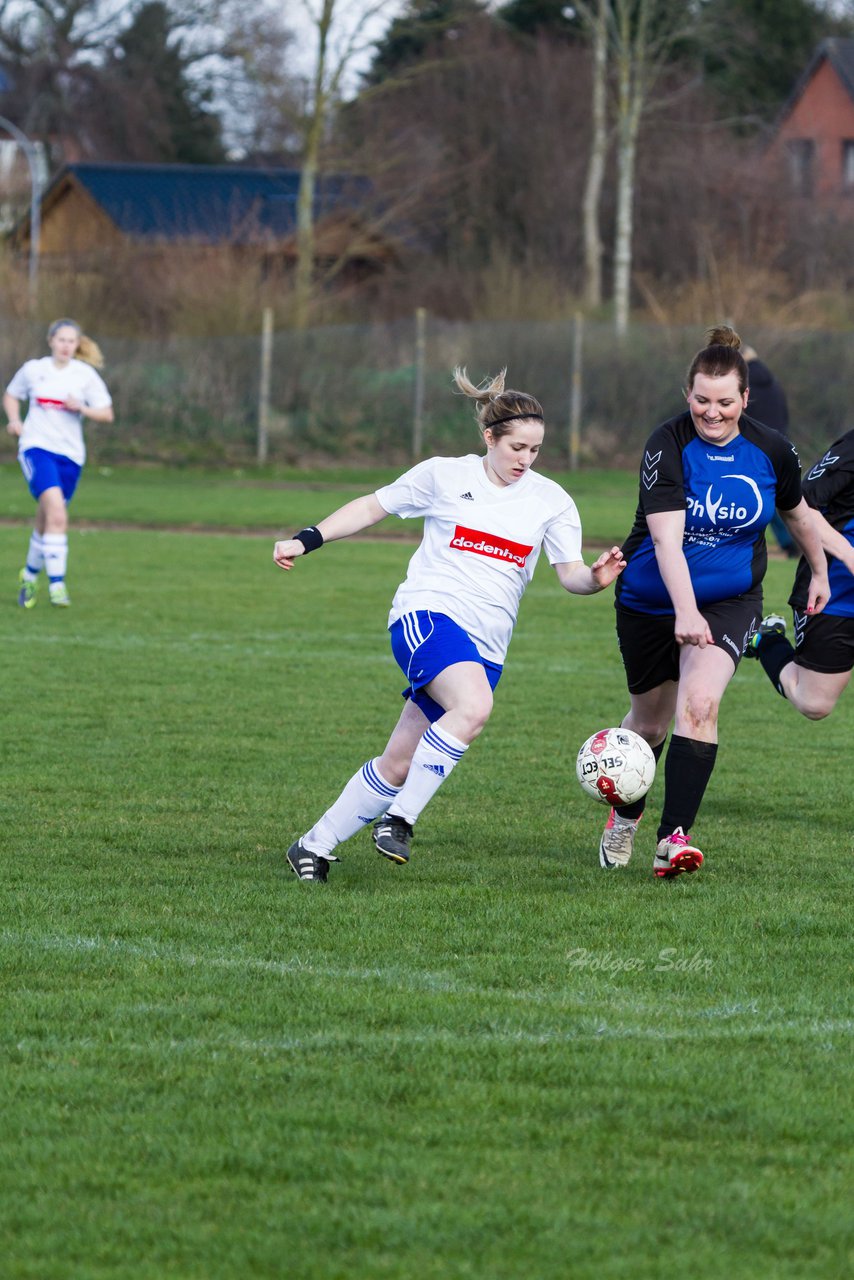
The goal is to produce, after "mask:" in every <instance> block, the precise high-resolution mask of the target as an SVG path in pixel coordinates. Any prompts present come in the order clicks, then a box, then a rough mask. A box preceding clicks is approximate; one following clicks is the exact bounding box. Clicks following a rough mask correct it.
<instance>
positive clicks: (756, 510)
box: [616, 412, 802, 615]
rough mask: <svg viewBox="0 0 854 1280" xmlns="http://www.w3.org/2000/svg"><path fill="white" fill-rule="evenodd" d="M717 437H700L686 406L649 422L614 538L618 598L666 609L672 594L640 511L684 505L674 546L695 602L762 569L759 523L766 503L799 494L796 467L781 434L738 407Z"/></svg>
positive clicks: (629, 604)
mask: <svg viewBox="0 0 854 1280" xmlns="http://www.w3.org/2000/svg"><path fill="white" fill-rule="evenodd" d="M738 425H739V432H740V434H739V435H737V436H736V437H735V439H733V440H730V442H729V443H728V444H727V445H724V446H723V447H718V446H717V445H711V444H707V443H706V442H705V440H701V439H700V437H699V436H698V435H697V432H696V430H695V428H694V424H693V422H692V420H691V415H690V413H687V412H686V413H682V414H680V415H679V416H678V417H676V418H671V419H670V421H669V422H665V423H663V424H662V425H661V426H660V427H657V428H656V430H655V431H653V433H652V435H651V436H650V438H649V440H648V441H647V444H646V449H645V451H644V456H643V462H642V463H641V471H640V500H639V502H638V509H637V513H636V515H635V523H634V526H633V528H632V531H631V533H630V534H629V537H628V539H627V540H626V543H625V545H624V546H623V554H624V556H625V557H626V562H627V563H626V567H625V569H624V570H623V572H622V574H621V575H620V577H619V578H618V579H617V583H616V599H617V603H618V604H619V605H620V607H622V608H625V609H633V610H635V611H636V612H638V613H653V614H660V615H664V614H672V613H673V612H674V610H673V604H672V601H671V599H670V595H669V593H668V590H667V588H666V586H665V585H664V581H663V579H662V577H661V574H660V572H659V569H658V562H657V560H656V558H655V549H654V547H653V543H652V538H651V537H650V533H649V527H648V525H647V516H649V515H652V514H655V513H656V512H659V511H684V512H685V535H684V538H683V541H682V550H683V552H684V553H685V559H686V560H687V562H688V569H689V572H690V574H691V584H692V586H693V588H694V595H695V596H696V599H697V605H698V607H699V608H700V609H702V607H703V605H705V604H711V603H712V602H715V601H719V600H729V599H731V598H732V597H733V596H740V595H743V594H744V593H745V592H746V591H750V590H751V589H752V588H753V587H755V586H757V585H758V584H759V583H760V582H761V581H762V579H763V577H764V576H765V569H766V567H767V564H768V555H767V551H766V548H765V527H766V525H767V524H768V523H769V521H770V520H771V517H772V516H773V514H774V508H775V507H780V508H781V509H782V510H783V511H791V510H792V508H793V507H796V506H797V505H798V503H799V502H800V500H801V496H802V495H801V471H800V463H799V461H798V455H797V452H796V450H795V447H794V445H793V444H792V443H791V441H789V440H787V439H786V438H785V436H782V435H780V433H779V432H778V431H774V430H772V429H771V428H770V427H766V426H763V425H762V424H761V423H759V422H755V421H754V420H753V419H752V418H748V417H746V416H745V415H742V417H741V418H740V419H739V424H738Z"/></svg>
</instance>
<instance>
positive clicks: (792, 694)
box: [746, 609, 854, 720]
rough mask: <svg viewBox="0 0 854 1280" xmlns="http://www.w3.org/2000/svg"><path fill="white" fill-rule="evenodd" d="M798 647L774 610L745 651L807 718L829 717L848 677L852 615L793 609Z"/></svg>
mask: <svg viewBox="0 0 854 1280" xmlns="http://www.w3.org/2000/svg"><path fill="white" fill-rule="evenodd" d="M794 619H795V636H796V638H797V648H795V647H794V646H793V645H792V644H791V642H790V641H789V640H788V639H787V637H786V623H785V620H784V619H783V618H781V617H780V616H779V614H769V615H768V616H767V617H765V618H763V619H762V622H761V624H760V626H759V628H758V629H757V631H756V633H755V634H754V635H753V636H752V637H751V640H750V642H749V644H748V647H747V650H746V653H748V654H749V655H750V656H751V657H756V658H758V659H759V661H760V663H761V665H762V669H763V670H764V672H765V674H766V675H767V676H768V679H769V680H770V681H771V684H772V685H773V686H774V688H775V689H776V690H777V692H778V693H779V694H781V695H782V696H783V697H784V698H786V699H788V701H789V702H791V704H792V706H793V707H794V708H795V710H796V711H799V712H800V713H801V715H802V716H805V717H806V718H807V719H808V720H823V719H824V718H825V717H826V716H829V715H830V713H831V711H833V708H834V707H835V706H836V704H837V702H838V701H839V699H840V697H841V696H842V693H843V692H844V690H845V688H846V686H847V685H848V682H849V681H850V679H851V669H852V666H854V619H852V618H845V617H840V616H836V615H832V614H827V613H820V614H817V615H816V616H814V617H810V616H808V615H807V614H806V613H802V612H800V611H799V610H797V609H796V610H794Z"/></svg>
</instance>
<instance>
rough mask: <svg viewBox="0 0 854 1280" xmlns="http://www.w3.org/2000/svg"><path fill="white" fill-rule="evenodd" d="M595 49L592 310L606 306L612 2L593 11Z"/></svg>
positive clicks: (587, 280) (600, 2)
mask: <svg viewBox="0 0 854 1280" xmlns="http://www.w3.org/2000/svg"><path fill="white" fill-rule="evenodd" d="M589 26H590V32H591V36H592V46H593V84H592V91H591V117H592V118H591V124H590V160H589V163H588V166H587V181H586V183H585V187H584V199H583V202H582V211H583V218H584V300H585V302H586V303H587V304H588V306H591V307H598V306H601V304H602V236H601V233H600V231H599V205H600V202H601V197H602V183H603V180H604V177H605V160H606V158H607V155H608V104H607V76H608V0H596V8H595V9H593V10H591V11H590V18H589Z"/></svg>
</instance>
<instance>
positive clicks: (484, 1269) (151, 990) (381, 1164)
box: [0, 472, 854, 1280]
mask: <svg viewBox="0 0 854 1280" xmlns="http://www.w3.org/2000/svg"><path fill="white" fill-rule="evenodd" d="M91 479H92V480H94V477H91ZM102 479H103V481H104V487H103V489H101V488H99V487H98V484H97V483H91V484H90V483H89V480H90V478H89V477H87V480H86V489H85V490H84V489H82V490H81V495H80V497H81V503H80V507H79V508H78V515H79V517H80V518H81V519H82V518H83V515H84V502H83V498H84V493H88V495H89V497H88V498H87V501H91V506H90V510H91V511H92V512H93V514H92V516H91V518H92V519H95V518H103V519H113V518H119V517H114V516H107V515H106V514H104V513H106V512H107V511H108V510H110V509H114V510H116V511H118V510H119V509H120V508H121V506H122V503H123V501H125V500H127V501H128V502H130V501H131V500H132V503H134V504H136V505H135V507H134V510H135V511H139V512H144V511H145V510H148V511H154V512H155V513H159V515H158V518H159V520H160V523H163V524H169V523H172V522H173V521H174V520H175V518H176V517H175V515H174V512H176V511H179V510H180V509H181V507H182V503H183V504H184V509H185V510H186V512H187V513H188V517H187V518H188V519H192V520H197V521H199V522H207V521H208V520H209V519H210V517H209V516H208V515H207V514H199V513H203V512H207V511H208V510H210V511H215V512H218V514H219V520H218V521H217V523H222V524H225V525H227V524H231V523H232V519H231V517H232V513H240V517H239V519H235V521H234V523H235V524H238V525H240V524H243V523H244V522H246V523H248V520H245V518H244V514H243V513H244V511H249V507H248V506H244V504H246V503H248V501H249V499H248V498H247V491H246V488H245V486H244V485H243V484H242V483H241V479H242V478H241V477H236V478H232V481H228V480H227V479H225V478H222V477H220V478H216V477H206V478H202V477H199V476H191V477H190V478H189V479H187V477H185V476H184V475H183V473H182V475H181V476H180V477H178V479H176V480H174V482H173V481H172V480H171V479H170V478H168V477H166V476H165V475H163V474H159V475H155V476H153V477H150V478H149V479H148V480H147V481H146V480H145V479H144V478H141V477H140V476H139V475H135V474H133V473H122V475H121V476H120V475H119V473H118V472H117V473H116V474H115V476H114V477H102ZM358 479H359V478H358V477H357V478H355V479H354V480H353V481H352V483H353V484H354V486H357V485H358ZM180 481H184V482H185V483H184V489H183V490H182V489H181V483H180ZM108 482H110V483H108ZM338 482H339V483H340V484H341V485H343V486H346V484H347V483H348V482H347V480H346V478H345V477H343V476H342V477H341V478H340V480H339V481H338ZM18 483H20V482H19V481H18ZM609 483H610V486H611V487H612V489H613V493H611V494H609V493H608V492H607V491H606V490H607V487H608V486H607V485H606V481H605V479H598V480H597V481H596V484H598V485H600V486H601V489H600V490H598V491H597V490H595V485H594V486H592V488H591V492H590V495H589V496H590V502H589V504H588V505H589V507H590V508H591V510H592V517H591V521H590V522H588V527H589V524H590V523H592V524H593V525H594V527H600V528H601V529H602V531H603V536H605V525H606V520H607V518H608V516H609V513H610V518H611V519H612V521H613V520H614V512H615V511H616V510H617V507H618V506H619V509H620V510H628V511H629V513H630V512H631V509H632V507H633V493H632V488H633V485H632V481H631V478H625V477H624V478H623V479H622V480H620V478H619V477H612V478H611V480H610V482H609ZM113 484H114V485H115V489H113V487H112V486H113ZM147 485H148V486H149V487H148V488H147ZM10 486H11V474H10V485H9V486H7V485H6V484H5V483H4V486H3V492H4V502H5V494H6V490H7V488H9V487H10ZM364 487H365V488H369V487H370V484H366V485H365V486H364ZM571 487H572V488H573V489H574V490H575V491H576V492H578V491H579V486H577V485H572V486H571ZM357 491H359V492H361V491H363V490H362V489H361V488H354V489H353V492H357ZM96 492H97V494H98V500H99V501H100V502H101V506H100V507H99V508H97V511H98V512H100V514H97V516H96V514H95V512H96V506H97V504H96V502H95V495H96ZM146 492H148V494H149V497H148V499H146V498H145V496H144V495H145V493H146ZM330 492H331V491H330ZM182 495H183V496H182ZM259 495H260V496H259ZM295 496H296V497H300V495H299V493H298V491H296V490H293V491H292V490H280V491H275V490H267V489H265V488H264V487H263V485H262V484H259V485H258V486H257V488H253V489H252V497H251V501H253V502H254V501H257V502H258V503H259V504H261V505H262V506H263V513H264V514H263V515H262V516H259V520H258V522H259V523H261V524H264V525H266V523H267V521H268V519H270V520H271V522H272V523H273V524H275V523H276V521H275V520H274V519H273V518H272V517H273V515H274V513H275V512H276V510H277V509H279V507H278V504H280V506H281V510H282V511H285V512H286V517H287V527H290V526H291V525H292V524H294V523H297V522H298V521H300V520H301V519H304V518H308V517H309V516H310V515H314V516H315V517H316V516H317V515H318V514H319V513H318V512H317V509H316V508H314V509H313V511H312V512H309V511H308V508H307V507H306V508H305V510H303V509H302V508H300V509H299V514H296V512H295V506H291V502H292V500H293V499H294V497H295ZM303 496H304V495H303ZM315 496H316V495H315ZM319 496H320V497H321V498H324V497H326V496H329V495H328V494H327V493H326V492H324V493H321V494H320V495H319ZM309 497H311V495H309ZM208 500H210V507H208V506H206V505H205V504H206V503H207V502H208ZM300 500H302V498H301V497H300ZM336 500H337V498H336ZM579 502H580V505H581V508H582V516H583V517H584V518H585V521H587V515H586V511H585V505H583V504H581V499H580V498H579ZM111 504H113V506H112V508H111ZM146 504H147V505H146ZM267 504H269V505H267ZM295 505H298V504H295ZM331 505H332V504H331ZM258 509H259V510H260V509H261V506H259V508H258ZM121 518H123V519H125V520H126V519H128V514H127V511H125V514H124V516H123V517H121ZM139 518H140V519H144V520H146V521H148V520H149V517H148V516H145V515H142V514H141V515H140V516H139ZM283 518H284V517H283ZM211 522H214V521H213V520H211ZM622 531H623V528H622V526H621V527H620V528H619V529H615V530H614V533H616V534H619V533H620V532H622ZM608 536H611V535H608ZM25 543H26V531H25V528H24V526H23V524H22V525H20V526H19V527H6V528H3V529H0V582H5V583H7V584H8V585H7V590H6V593H5V596H4V597H2V598H0V639H2V642H3V645H4V651H5V655H6V663H5V670H6V678H5V684H4V689H5V700H4V709H5V716H4V734H3V743H4V760H3V764H4V768H3V778H4V787H3V799H4V808H5V812H4V815H3V816H4V821H3V832H4V836H3V840H4V854H5V857H4V878H3V884H2V891H1V892H2V898H1V899H0V901H2V924H0V939H1V940H2V947H0V956H2V989H3V1002H2V1006H0V1009H1V1010H2V1011H0V1080H2V1088H3V1097H4V1105H3V1111H2V1116H3V1123H2V1126H0V1241H2V1259H3V1261H2V1266H0V1271H2V1274H3V1276H4V1280H5V1278H6V1277H9V1278H10V1280H11V1278H15V1280H17V1278H23V1277H26V1278H27V1280H45V1278H46V1277H49V1278H50V1280H66V1278H68V1280H72V1278H73V1280H89V1278H90V1277H91V1278H92V1280H107V1278H109V1280H114V1278H118V1277H122V1278H123V1277H133V1278H134V1280H162V1277H181V1278H182V1280H183V1278H193V1280H195V1278H197V1277H198V1278H199V1280H202V1278H208V1277H228V1278H229V1280H230V1278H231V1277H241V1278H242V1277H246V1276H253V1277H288V1280H291V1278H293V1280H329V1278H330V1277H332V1278H334V1277H346V1278H347V1280H351V1278H353V1280H376V1278H377V1277H382V1278H384V1280H385V1278H394V1280H411V1277H413V1276H418V1277H427V1278H430V1277H436V1278H437V1280H438V1278H439V1277H442V1278H443V1280H444V1278H445V1277H452V1278H455V1280H456V1278H461V1280H462V1278H464V1277H471V1278H472V1280H483V1278H484V1277H489V1278H490V1280H492V1278H495V1280H505V1278H507V1280H509V1278H511V1277H512V1278H513V1280H515V1278H516V1277H520V1278H521V1277H526V1278H527V1277H535V1278H536V1280H565V1278H566V1277H572V1280H576V1278H578V1277H581V1278H583V1280H586V1278H587V1277H590V1280H593V1278H594V1277H595V1278H597V1280H598V1278H599V1277H606V1278H610V1277H613V1278H614V1280H616V1278H617V1277H620V1278H621V1280H622V1278H623V1277H626V1276H631V1277H632V1278H633V1280H647V1278H648V1280H653V1278H655V1280H658V1278H659V1277H661V1276H671V1275H679V1274H690V1275H692V1276H694V1277H701V1278H705V1277H726V1280H733V1278H738V1280H741V1278H743V1277H751V1278H752V1277H757V1280H758V1278H760V1277H761V1278H763V1280H765V1278H767V1277H769V1276H774V1277H775V1278H776V1277H791V1278H792V1280H795V1278H797V1280H802V1278H803V1277H821V1278H826V1277H842V1276H844V1275H848V1274H850V1273H851V1269H852V1262H854V1259H852V1253H851V1249H852V1237H851V1215H850V1193H851V1172H852V1171H851V1156H850V1153H851V1150H852V1132H851V1130H852V1122H851V1107H850V1096H851V1086H852V1055H851V1029H852V1019H851V1007H850V900H851V895H850V874H851V852H852V841H851V835H850V832H851V829H852V816H851V800H850V785H849V762H850V755H851V749H850V744H851V707H852V704H851V702H850V694H849V695H848V696H847V700H846V699H843V702H842V704H841V705H840V707H839V709H838V710H837V711H836V713H835V714H834V716H833V717H832V718H831V719H830V720H828V721H826V722H824V723H821V724H811V723H808V722H806V721H804V720H802V719H800V718H798V717H797V716H796V715H795V714H794V713H793V712H792V709H791V708H790V707H787V706H786V705H785V703H784V702H783V701H782V700H781V699H779V698H778V697H776V695H774V694H773V693H772V691H771V690H770V688H769V686H768V685H767V682H766V681H765V680H764V678H763V677H762V674H761V672H760V671H759V670H758V669H757V667H755V666H754V665H753V664H746V663H745V664H743V665H742V668H741V670H740V671H739V673H738V675H737V676H736V679H735V681H734V683H733V685H732V687H731V689H730V692H729V694H728V697H727V701H726V703H725V706H724V714H723V726H722V738H723V748H722V751H721V754H720V762H719V766H718V769H717V771H716V773H715V776H714V778H713V780H712V784H711V788H710V791H709V794H708V796H707V799H706V803H705V805H704V808H703V811H702V813H701V816H700V819H699V820H698V823H697V825H696V827H695V829H694V835H695V836H696V838H697V840H698V842H699V843H700V845H701V847H702V848H703V849H704V850H705V852H706V855H707V861H706V864H705V866H704V867H703V870H702V871H701V872H700V874H699V875H697V876H693V877H684V878H682V879H681V880H677V881H674V882H673V883H661V882H658V881H656V880H654V879H653V877H652V875H651V873H650V868H651V857H652V845H653V836H654V827H655V821H656V813H657V808H658V802H659V801H660V791H661V789H660V785H657V786H656V790H655V792H654V797H655V799H654V802H653V805H652V808H651V813H650V816H649V817H648V818H647V820H646V823H645V824H644V826H643V827H642V828H641V834H640V836H639V846H640V848H639V850H638V852H637V853H636V855H635V860H634V861H633V863H632V864H631V866H630V867H629V868H628V869H627V870H626V871H625V872H624V873H617V874H613V875H606V874H604V873H603V872H601V871H600V870H599V867H598V864H597V861H596V846H597V843H598V837H599V831H600V827H601V823H602V821H603V819H604V817H605V812H606V811H605V810H604V808H602V807H600V806H598V805H596V804H594V803H593V802H591V801H589V800H587V799H586V798H585V797H584V796H583V794H582V793H581V791H580V789H579V788H578V786H577V784H576V782H575V779H574V758H575V752H576V750H577V747H578V745H579V744H580V743H581V742H582V741H583V739H584V738H585V737H587V735H588V734H589V733H590V732H591V731H592V730H593V729H594V728H597V727H600V726H602V725H604V724H606V723H612V722H615V721H617V720H619V718H620V717H621V715H622V713H623V711H624V709H625V703H626V696H625V689H624V682H623V676H622V670H621V666H620V662H619V657H618V654H617V649H616V643H615V639H614V633H613V617H612V607H611V598H610V593H608V594H607V596H601V597H596V598H594V599H588V600H582V599H577V598H570V597H567V596H566V595H565V593H563V592H562V591H560V589H559V588H558V586H557V583H556V581H554V580H553V579H554V575H553V574H551V572H550V571H549V570H548V569H547V567H546V566H541V568H540V570H539V571H538V573H537V576H536V579H535V582H534V584H533V585H532V587H531V589H530V591H529V594H528V596H527V598H526V600H525V601H524V603H523V606H522V612H521V617H520V622H519V626H518V628H517V633H516V636H515V638H514V641H513V645H512V646H511V650H510V657H509V661H508V666H507V671H506V675H505V677H504V680H503V682H502V685H501V687H500V689H499V693H498V697H497V703H496V710H495V714H494V716H493V719H492V721H491V722H490V725H489V726H488V728H487V730H486V732H485V733H484V734H483V736H482V737H481V739H480V740H479V741H478V742H477V744H476V745H475V746H474V747H473V748H472V750H471V752H470V754H469V756H468V757H467V758H466V760H465V762H464V763H463V765H462V766H461V767H460V768H459V769H458V770H456V771H455V773H454V775H453V777H452V778H451V779H449V781H448V783H447V784H446V786H445V787H444V788H443V789H442V791H441V792H440V793H439V795H438V796H437V798H436V799H435V801H434V802H433V803H432V804H431V806H430V808H429V809H428V810H427V811H426V813H425V814H424V816H423V818H422V820H421V822H420V823H419V827H418V832H417V838H416V845H415V853H414V857H413V861H412V863H411V865H410V866H408V867H405V868H398V867H393V866H391V865H390V864H388V863H386V862H385V861H384V860H382V859H380V858H378V857H377V856H376V854H375V853H374V852H373V851H372V848H371V846H370V842H369V840H368V838H367V836H360V837H357V838H355V839H354V840H353V841H352V842H351V843H350V844H349V845H348V846H346V847H345V849H344V850H343V861H342V862H341V863H340V865H338V866H334V867H333V868H332V871H331V874H330V881H329V884H328V885H326V886H325V887H324V886H319V885H306V884H300V883H299V882H297V881H296V880H295V878H294V877H293V876H291V875H289V874H287V873H286V871H285V868H284V862H283V852H284V850H285V849H286V848H287V846H288V844H289V843H290V842H291V840H292V839H293V838H294V837H295V835H297V834H299V833H301V832H302V831H304V830H305V829H306V827H307V826H308V825H309V824H310V822H311V821H312V820H313V819H314V818H315V817H316V816H317V814H318V813H319V811H320V810H321V809H322V808H323V807H325V805H326V803H327V802H328V801H329V800H331V799H332V798H333V796H334V795H335V793H336V791H337V789H338V787H339V785H340V784H342V783H343V782H344V781H345V780H346V778H347V777H349V776H350V774H351V773H352V772H353V771H354V770H355V768H357V767H358V766H359V765H360V764H361V763H362V762H363V761H364V760H365V759H366V758H368V756H370V755H373V754H375V753H376V752H377V751H378V750H379V749H380V747H381V746H382V743H383V741H384V738H385V735H386V734H387V732H388V730H389V728H390V727H391V724H392V723H393V720H394V718H395V717H396V715H397V709H398V705H399V701H400V699H399V689H400V684H401V681H400V676H399V673H398V672H397V669H396V667H395V666H394V664H393V662H392V659H391V657H390V654H389V651H388V644H387V639H386V637H385V633H384V626H385V617H386V613H387V609H388V603H389V600H390V598H391V595H392V592H393V589H394V587H395V586H396V585H397V582H398V581H399V579H400V577H401V574H402V573H403V570H404V567H405V564H406V560H407V558H408V556H409V554H410V548H409V547H407V546H406V545H402V544H399V543H395V542H392V541H387V542H378V543H361V544H360V543H342V544H340V545H338V546H336V547H334V548H329V549H328V550H325V551H324V552H323V553H322V554H318V555H316V556H314V557H312V559H311V561H309V562H307V563H306V564H304V565H298V566H297V568H296V569H295V570H294V572H293V573H291V574H287V575H285V574H280V573H277V572H276V571H275V569H274V568H273V566H272V564H271V559H270V553H271V550H272V547H271V542H270V540H269V538H255V537H238V536H226V535H221V536H216V537H204V536H194V537H190V536H187V535H186V534H180V533H175V532H170V531H159V532H158V531H152V530H145V531H133V530H97V531H92V532H79V531H78V532H73V533H72V536H71V572H70V575H69V583H70V587H71V590H72V596H73V599H74V604H73V607H72V609H70V610H67V611H60V610H51V609H49V607H48V606H47V605H46V604H45V602H44V600H40V602H39V604H38V606H37V608H36V609H34V610H33V611H32V612H29V613H25V612H24V611H23V610H18V609H16V608H15V606H14V603H13V598H14V582H15V576H16V572H17V568H18V566H19V563H20V559H21V555H22V552H23V549H24V546H25ZM790 574H791V569H790V566H789V565H788V564H786V563H784V562H782V561H776V562H775V563H773V564H772V566H771V569H770V572H769V579H768V584H767V591H766V598H767V602H768V605H769V607H778V608H779V607H781V606H782V605H783V604H784V602H785V598H786V594H787V588H788V584H789V578H790ZM647 824H648V825H647Z"/></svg>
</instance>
